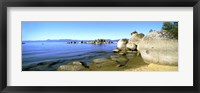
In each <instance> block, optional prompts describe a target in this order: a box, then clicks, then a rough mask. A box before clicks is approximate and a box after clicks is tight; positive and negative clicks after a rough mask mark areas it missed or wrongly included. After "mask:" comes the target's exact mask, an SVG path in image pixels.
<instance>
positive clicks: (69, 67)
mask: <svg viewBox="0 0 200 93" xmlns="http://www.w3.org/2000/svg"><path fill="white" fill-rule="evenodd" d="M57 70H58V71H87V70H88V69H87V68H85V67H84V66H83V65H82V63H81V62H78V61H75V62H70V63H68V64H65V65H61V66H59V67H58V69H57Z"/></svg>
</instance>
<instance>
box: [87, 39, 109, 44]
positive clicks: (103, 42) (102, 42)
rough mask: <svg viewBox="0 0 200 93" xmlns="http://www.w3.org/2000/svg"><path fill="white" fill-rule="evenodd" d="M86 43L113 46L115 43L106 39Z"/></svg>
mask: <svg viewBox="0 0 200 93" xmlns="http://www.w3.org/2000/svg"><path fill="white" fill-rule="evenodd" d="M86 43H87V44H112V43H113V42H112V41H108V40H105V39H96V40H92V41H89V42H86Z"/></svg>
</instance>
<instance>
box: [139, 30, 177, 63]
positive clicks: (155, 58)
mask: <svg viewBox="0 0 200 93" xmlns="http://www.w3.org/2000/svg"><path fill="white" fill-rule="evenodd" d="M176 37H177V36H175V34H174V33H173V32H172V31H155V32H150V33H149V34H148V35H146V36H145V37H144V38H143V39H142V41H141V42H140V43H139V47H138V50H139V51H140V53H141V56H142V58H143V60H144V62H146V63H156V64H164V65H178V39H177V38H176Z"/></svg>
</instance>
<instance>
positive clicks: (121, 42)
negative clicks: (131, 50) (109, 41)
mask: <svg viewBox="0 0 200 93" xmlns="http://www.w3.org/2000/svg"><path fill="white" fill-rule="evenodd" d="M127 43H128V40H127V39H124V38H123V39H120V40H119V41H118V42H117V48H118V49H121V50H125V49H126V44H127Z"/></svg>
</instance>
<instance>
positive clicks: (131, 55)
mask: <svg viewBox="0 0 200 93" xmlns="http://www.w3.org/2000/svg"><path fill="white" fill-rule="evenodd" d="M135 56H137V53H131V54H127V55H126V57H127V58H128V59H129V60H132V59H133V58H134V57H135Z"/></svg>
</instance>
